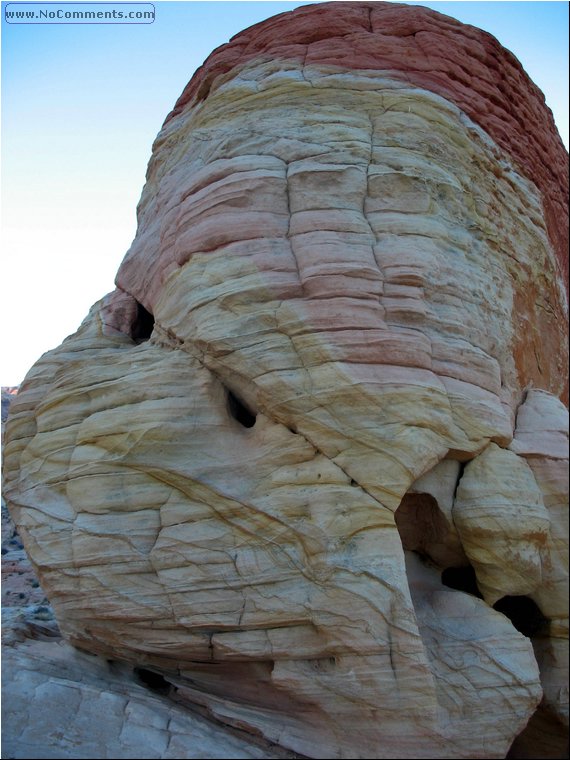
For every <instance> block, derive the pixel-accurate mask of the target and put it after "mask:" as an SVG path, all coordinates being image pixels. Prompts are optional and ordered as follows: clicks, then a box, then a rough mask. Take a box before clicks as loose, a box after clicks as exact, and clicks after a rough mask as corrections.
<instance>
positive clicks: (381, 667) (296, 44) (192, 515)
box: [6, 3, 568, 758]
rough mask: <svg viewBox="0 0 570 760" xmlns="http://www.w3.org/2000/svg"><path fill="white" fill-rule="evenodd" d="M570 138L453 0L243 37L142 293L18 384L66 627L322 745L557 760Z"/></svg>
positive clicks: (102, 311)
mask: <svg viewBox="0 0 570 760" xmlns="http://www.w3.org/2000/svg"><path fill="white" fill-rule="evenodd" d="M564 155H565V154H564V151H563V148H562V146H561V143H560V140H559V138H558V135H557V133H556V131H555V129H554V125H553V122H552V117H551V114H550V112H549V111H548V110H547V109H546V107H545V105H544V101H543V98H542V96H541V94H540V93H539V92H538V91H537V89H536V87H535V86H534V85H533V84H532V83H531V82H530V81H529V80H528V78H527V77H526V75H525V73H524V71H523V70H522V69H521V67H520V65H519V64H518V62H517V61H516V60H515V59H514V57H513V56H512V55H510V54H509V53H508V52H507V51H505V50H504V49H503V48H501V47H500V45H499V44H498V43H497V42H496V40H494V39H493V38H491V37H490V36H489V35H487V34H485V33H484V32H481V31H480V30H476V29H474V28H472V27H467V26H464V25H461V24H459V23H458V22H456V21H454V20H453V19H449V18H447V17H445V16H441V15H440V14H437V13H435V12H433V11H428V10H426V9H423V8H415V7H409V6H397V5H394V4H383V3H369V4H366V3H350V4H343V3H331V4H323V5H316V6H308V7H305V8H301V9H298V10H296V11H294V12H292V13H288V14H284V15H282V16H279V17H276V18H275V19H270V20H269V21H267V22H264V23H263V24H261V25H258V26H257V27H254V28H252V29H251V30H246V31H245V32H243V33H242V34H240V35H238V36H237V37H236V38H234V39H233V40H232V41H231V42H230V43H229V44H228V45H227V46H224V47H222V48H219V49H218V50H217V51H215V52H214V53H213V54H212V56H211V57H210V58H209V59H208V61H207V62H206V63H205V64H204V66H203V67H202V69H200V70H199V71H198V72H197V73H196V75H195V76H194V78H193V79H192V80H191V82H190V84H189V86H188V87H187V89H186V90H185V92H184V94H183V95H182V97H181V98H180V100H179V101H178V103H177V104H176V106H175V108H174V110H173V112H172V113H171V114H170V115H169V117H168V118H167V120H166V122H165V124H164V126H163V128H162V130H161V132H160V134H159V136H158V138H157V140H156V142H155V144H154V147H153V155H152V158H151V161H150V164H149V168H148V173H147V182H146V185H145V188H144V190H143V194H142V198H141V201H140V204H139V208H138V231H137V236H136V238H135V240H134V242H133V245H132V247H131V249H130V251H129V252H128V253H127V255H126V257H125V260H124V261H123V263H122V265H121V268H120V269H119V272H118V275H117V280H116V283H117V289H116V290H115V291H114V292H113V293H111V294H109V295H107V296H105V297H104V298H103V299H102V300H101V301H100V302H99V303H97V304H95V305H94V306H93V307H92V309H91V311H90V312H89V315H88V316H87V318H86V319H85V321H84V322H83V324H82V325H81V326H80V328H79V329H78V331H77V333H75V335H73V336H71V337H70V338H68V339H67V340H66V341H65V342H64V343H63V344H62V345H61V346H60V347H59V348H57V349H55V350H54V351H52V352H50V353H48V354H46V355H45V356H44V357H42V358H41V359H40V360H39V361H38V363H37V364H36V365H35V366H34V367H33V368H32V370H31V371H30V373H29V374H28V377H27V378H26V381H25V383H24V386H23V387H22V388H21V390H20V393H19V394H18V397H17V400H16V401H15V402H14V408H13V413H12V417H11V421H10V422H9V426H8V441H7V445H6V486H7V489H6V490H7V497H8V500H9V503H10V507H11V510H12V512H13V514H14V515H15V518H16V520H17V523H18V526H19V530H20V531H21V535H22V537H23V538H24V540H25V544H26V548H27V550H28V551H29V553H30V555H31V557H32V559H33V561H34V563H35V565H36V567H37V570H38V573H39V575H40V578H41V582H42V586H43V587H44V589H45V590H46V592H47V594H48V596H49V597H50V599H51V601H52V603H53V606H54V609H55V612H56V615H57V618H58V622H59V624H60V627H61V629H62V632H63V633H64V635H65V636H67V637H68V638H69V640H70V641H71V642H73V643H75V644H77V645H80V646H81V647H83V648H87V649H89V650H90V651H94V652H98V653H101V654H104V655H106V656H110V657H113V658H117V659H124V660H128V661H130V662H133V663H137V664H138V665H139V666H144V667H145V668H151V669H155V670H156V671H157V672H160V673H161V674H162V675H163V676H164V677H166V678H168V679H169V680H170V681H171V682H172V683H174V684H176V687H177V689H178V692H177V693H178V695H179V698H180V699H183V700H186V701H187V702H188V703H194V704H199V705H201V706H203V707H204V708H206V709H207V710H209V711H210V713H211V714H212V715H214V716H215V717H217V718H218V719H220V720H222V721H224V722H227V723H229V724H232V725H237V726H240V727H242V728H246V729H247V730H250V731H254V732H258V733H260V734H261V735H263V736H264V737H265V738H267V739H269V740H271V741H273V742H275V743H277V744H280V745H282V746H284V747H287V748H289V749H292V750H294V751H297V752H300V753H303V754H305V755H307V756H309V757H323V756H326V757H345V758H350V757H362V758H368V757H380V758H382V757H384V758H390V757H401V758H404V757H409V758H412V757H413V758H421V757H425V758H433V757H442V758H443V757H449V758H458V757H464V758H468V757H478V758H483V757H488V758H491V757H502V756H505V755H506V753H507V751H508V750H509V747H510V745H511V743H512V742H513V740H514V739H515V737H517V736H518V735H519V734H520V736H519V738H518V740H517V742H518V744H517V745H516V747H514V748H513V750H512V751H513V752H519V753H524V752H525V751H527V749H528V747H530V746H531V744H532V746H533V748H534V749H533V751H534V750H536V751H537V752H538V753H540V752H541V751H544V752H547V751H555V752H558V751H560V746H562V744H561V743H562V742H563V741H564V740H563V738H562V737H563V736H564V729H563V726H564V722H565V721H566V722H567V689H566V691H564V686H563V685H562V683H561V679H562V674H563V670H564V662H563V651H562V648H561V644H562V642H563V641H564V639H565V637H567V623H568V609H567V594H566V596H565V586H564V584H565V583H567V566H568V557H567V547H568V536H567V512H565V511H564V510H565V507H564V504H565V501H564V499H565V498H566V499H567V481H566V485H565V483H564V477H563V475H564V472H563V469H562V466H563V465H562V463H563V460H564V458H565V457H566V459H567V440H568V437H567V412H566V410H565V407H564V405H563V404H562V403H561V401H560V400H559V398H563V399H565V398H566V394H567V356H568V344H567V336H566V330H565V326H566V320H567V305H566V293H565V290H564V282H563V274H564V272H565V271H567V270H566V269H565V267H566V263H565V259H564V254H565V250H566V249H565V248H564V247H563V245H562V243H561V240H562V238H563V233H564V229H565V228H564V217H563V214H564V208H565V207H564V197H565V192H566V187H567V184H566V185H565V182H566V183H567V173H566V174H565V167H566V163H565V160H564ZM565 415H566V416H565ZM564 419H566V423H565V422H564ZM565 425H566V427H565ZM515 427H516V431H515ZM564 488H566V497H565V496H564ZM566 509H567V507H566ZM442 581H443V582H442ZM468 592H470V593H468ZM513 600H514V601H513ZM523 600H524V601H523ZM525 605H528V606H525ZM501 610H503V612H502V611H501ZM504 612H506V614H503V613H504ZM521 617H522V618H523V620H522V622H521V621H520V620H519V618H521ZM533 646H534V648H533ZM539 703H540V708H539V711H538V712H536V716H539V717H538V718H535V719H534V720H535V722H536V721H538V723H539V724H540V725H539V726H538V728H536V729H533V728H532V726H531V724H529V727H528V729H526V731H524V729H525V726H526V725H527V723H528V721H529V719H530V718H531V716H533V715H534V714H535V711H536V708H537V706H538V705H539ZM540 716H542V717H540ZM544 716H548V717H547V718H544ZM543 718H544V720H547V722H548V721H550V723H549V724H548V725H553V724H555V725H556V727H557V728H556V736H557V737H558V738H557V739H556V742H557V744H556V748H555V749H554V750H552V747H551V748H550V749H548V748H547V747H546V744H547V738H545V737H544V736H543V734H544V733H545V732H544V730H543V729H541V727H540V726H541V725H543V723H544V721H543ZM541 721H543V723H541ZM541 737H542V739H541ZM541 741H543V744H542V745H541ZM513 756H516V755H513ZM521 756H522V754H521ZM534 756H535V757H539V756H540V754H535V755H534ZM544 756H547V755H544ZM548 756H552V755H548Z"/></svg>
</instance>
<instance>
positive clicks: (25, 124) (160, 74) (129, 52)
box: [0, 0, 568, 385]
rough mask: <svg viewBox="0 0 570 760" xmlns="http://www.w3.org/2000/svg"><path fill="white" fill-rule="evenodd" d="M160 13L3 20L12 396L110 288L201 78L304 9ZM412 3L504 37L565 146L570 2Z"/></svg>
mask: <svg viewBox="0 0 570 760" xmlns="http://www.w3.org/2000/svg"><path fill="white" fill-rule="evenodd" d="M154 4H155V7H156V20H155V22H154V23H153V24H145V25H143V24H138V25H124V24H116V25H63V24H61V25H58V24H55V25H23V24H22V25H17V24H7V23H6V22H5V21H4V12H3V13H2V38H1V42H2V234H3V240H2V273H3V289H2V298H1V299H0V301H1V304H2V306H1V308H2V315H1V321H2V328H3V331H2V350H1V353H0V357H1V358H0V370H1V371H0V382H1V384H2V385H15V384H18V383H19V382H21V380H22V379H23V376H24V375H25V373H26V371H27V370H28V369H29V367H30V366H31V365H32V363H33V362H34V361H35V360H36V359H37V358H38V357H39V356H40V355H41V354H42V353H43V352H44V351H47V350H49V349H50V348H53V347H54V346H55V345H57V344H59V343H60V342H61V340H62V339H63V338H64V337H65V336H66V335H68V334H70V333H72V332H74V330H75V329H76V328H77V326H78V325H79V323H80V322H81V320H82V319H83V317H84V316H85V315H86V314H87V311H88V309H89V307H90V306H91V304H92V303H93V302H95V301H96V300H98V299H99V298H100V297H101V296H103V295H104V294H105V293H107V292H108V291H110V290H112V289H113V278H114V275H115V272H116V270H117V267H118V265H119V263H120V261H121V260H122V258H123V256H124V254H125V252H126V250H127V249H128V247H129V245H130V243H131V240H132V238H133V237H134V234H135V209H136V204H137V201H138V199H139V197H140V193H141V190H142V186H143V182H144V175H145V171H146V165H147V162H148V159H149V157H150V152H151V145H152V142H153V139H154V138H155V136H156V134H157V132H158V131H159V129H160V127H161V124H162V122H163V120H164V118H165V116H166V114H167V113H168V112H169V111H170V109H171V108H172V106H173V105H174V102H175V101H176V99H177V98H178V96H179V95H180V93H181V92H182V90H183V88H184V86H185V85H186V83H187V82H188V80H189V79H190V77H191V76H192V74H193V72H194V71H195V70H196V68H197V67H198V66H199V65H200V64H201V63H202V62H203V60H204V59H205V58H206V57H207V55H208V54H209V53H210V52H211V51H212V50H213V49H214V48H215V47H217V46H218V45H221V44H223V43H225V42H227V41H228V39H229V38H230V37H231V36H233V35H234V34H236V33H237V32H239V31H240V30H242V29H244V28H245V27H247V26H250V25H251V24H254V23H256V22H258V21H261V20H263V19H265V18H268V17H269V16H272V15H275V14H276V13H281V12H283V11H286V10H291V9H293V8H295V7H297V6H299V5H305V4H307V3H299V2H263V1H261V2H241V1H240V0H236V1H234V2H215V1H210V2H161V1H160V0H158V1H156V0H155V3H154ZM413 4H416V5H425V6H429V7H431V8H434V9H436V10H438V11H440V12H441V13H446V14H448V15H450V16H453V17H455V18H457V19H459V20H460V21H463V22H466V23H469V24H473V25H475V26H478V27H480V28H482V29H485V30H486V31H488V32H490V33H491V34H493V35H494V36H495V37H497V39H498V40H499V41H500V42H501V43H502V44H503V45H504V46H505V47H507V48H508V49H509V50H511V51H512V52H513V53H514V54H515V55H516V56H517V58H518V59H519V60H520V61H521V63H522V64H523V66H524V68H525V69H526V71H527V72H528V74H529V75H530V76H531V78H532V79H533V80H534V81H535V82H536V84H537V85H538V86H539V87H540V88H541V89H542V90H543V92H544V93H545V96H546V100H547V103H548V104H549V106H550V107H551V108H552V110H553V112H554V114H555V119H556V121H557V124H558V128H559V130H560V132H561V135H562V136H563V139H564V140H565V142H566V145H568V3H567V2H557V1H556V0H554V1H551V2H501V1H497V2H470V1H469V0H467V1H465V2H417V3H413ZM5 5H6V3H2V7H3V9H4V6H5Z"/></svg>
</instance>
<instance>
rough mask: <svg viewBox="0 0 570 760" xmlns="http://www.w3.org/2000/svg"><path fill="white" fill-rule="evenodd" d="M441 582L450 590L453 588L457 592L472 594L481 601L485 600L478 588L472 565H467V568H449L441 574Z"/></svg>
mask: <svg viewBox="0 0 570 760" xmlns="http://www.w3.org/2000/svg"><path fill="white" fill-rule="evenodd" d="M441 582H442V583H443V585H444V586H447V587H448V588H453V589H455V590H456V591H465V593H466V594H471V595H472V596H476V597H478V598H479V599H482V598H483V595H482V594H481V592H480V591H479V587H478V586H477V576H476V575H475V570H474V569H473V568H472V567H471V565H467V566H466V567H447V568H446V569H445V570H444V571H443V572H442V574H441Z"/></svg>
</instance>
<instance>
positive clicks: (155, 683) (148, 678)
mask: <svg viewBox="0 0 570 760" xmlns="http://www.w3.org/2000/svg"><path fill="white" fill-rule="evenodd" d="M135 674H136V675H137V676H138V677H139V680H140V681H142V683H144V685H145V686H148V688H149V689H152V690H153V691H156V692H157V693H158V694H168V692H169V691H170V684H169V683H168V681H167V680H166V679H165V678H163V677H162V676H161V675H160V673H154V672H153V671H152V670H147V669H146V668H135Z"/></svg>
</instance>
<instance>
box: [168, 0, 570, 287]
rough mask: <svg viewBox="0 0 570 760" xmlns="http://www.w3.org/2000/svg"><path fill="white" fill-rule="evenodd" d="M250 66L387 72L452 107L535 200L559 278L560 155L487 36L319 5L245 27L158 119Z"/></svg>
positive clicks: (425, 15)
mask: <svg viewBox="0 0 570 760" xmlns="http://www.w3.org/2000/svg"><path fill="white" fill-rule="evenodd" d="M256 58H271V59H274V58H286V59H296V60H301V61H303V63H305V64H309V65H333V66H340V67H342V68H345V69H367V70H375V69H376V70H384V71H385V70H388V71H390V72H391V73H392V74H393V75H394V76H400V77H401V78H402V79H403V80H405V81H407V82H409V83H411V84H413V85H416V86H419V87H422V88H425V89H427V90H430V91H432V92H434V93H437V94H438V95H441V96H443V97H445V98H447V99H448V100H450V101H452V102H453V103H455V104H456V105H457V106H458V107H459V108H461V109H462V110H463V111H464V112H465V113H466V114H467V115H468V116H469V117H470V118H471V119H472V120H473V121H474V122H475V123H477V124H478V125H479V126H481V127H482V128H483V129H484V130H485V131H486V132H487V133H488V134H489V135H490V136H491V137H492V138H493V139H494V140H495V142H496V143H497V144H498V145H500V146H501V147H502V148H503V149H504V150H505V151H506V152H507V153H508V155H509V156H510V157H511V158H512V159H513V160H514V161H515V163H516V164H517V165H518V167H519V169H520V170H521V172H522V173H523V174H524V175H525V176H526V177H528V178H529V179H531V180H532V181H533V182H534V183H535V184H536V186H537V187H538V189H539V191H540V192H541V194H542V199H543V205H544V212H545V219H546V223H547V227H548V233H549V237H550V240H551V243H552V246H553V248H554V250H555V252H556V255H557V258H558V261H559V264H560V268H561V273H562V274H563V277H564V280H565V281H566V283H567V278H568V205H567V198H568V154H567V153H566V151H565V149H564V146H563V144H562V141H561V140H560V136H559V135H558V132H557V130H556V127H555V125H554V119H553V117H552V112H551V111H550V109H549V108H548V107H547V106H546V104H545V101H544V96H543V94H542V92H541V91H540V90H539V89H538V87H536V85H535V84H534V83H533V82H532V81H531V80H530V79H529V77H528V76H527V74H526V72H525V71H524V69H523V68H522V66H521V64H520V63H519V61H518V60H517V59H516V58H515V56H514V55H513V54H512V53H510V52H509V51H508V50H506V49H505V48H503V47H502V46H501V45H500V44H499V42H498V41H497V40H496V39H495V38H494V37H493V36H492V35H490V34H488V33H487V32H484V31H482V30H480V29H477V28H476V27H473V26H469V25H466V24H462V23H460V22H459V21H457V20H455V19H453V18H450V17H449V16H444V15H442V14H441V13H437V12H436V11H432V10H430V9H428V8H423V7H420V6H407V5H400V4H394V3H380V2H376V3H336V2H335V3H323V4H320V5H311V6H304V7H301V8H297V9H296V10H294V11H290V12H288V13H283V14H280V15H277V16H274V17H272V18H270V19H267V20H266V21H263V22H261V23H259V24H256V25H255V26H252V27H249V29H245V30H244V31H243V32H240V33H239V34H237V35H236V36H235V37H233V38H232V39H231V40H230V42H229V43H228V44H227V45H222V46H221V47H219V48H217V49H216V50H215V51H214V52H213V53H212V54H211V55H210V56H209V57H208V58H207V59H206V61H205V63H204V64H203V65H202V66H201V67H200V68H199V69H198V70H197V71H196V73H195V74H194V76H193V77H192V79H191V80H190V82H189V83H188V85H187V87H186V88H185V90H184V92H183V93H182V95H181V96H180V98H179V99H178V101H177V103H176V105H175V107H174V109H173V111H172V112H171V113H170V114H169V116H168V117H167V119H166V121H169V120H170V119H172V118H173V117H175V116H176V115H177V114H179V113H180V112H181V111H182V110H183V109H184V108H185V107H186V106H187V105H188V104H190V103H192V102H194V101H195V100H202V99H204V98H205V97H206V96H207V94H208V92H209V90H210V88H211V87H212V85H213V84H214V82H215V80H216V79H217V77H219V76H220V75H223V74H227V73H228V72H229V71H231V69H232V68H234V67H235V66H239V65H242V64H244V63H247V62H248V61H251V60H253V59H256Z"/></svg>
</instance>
